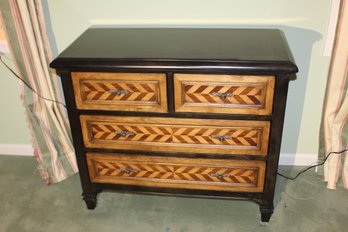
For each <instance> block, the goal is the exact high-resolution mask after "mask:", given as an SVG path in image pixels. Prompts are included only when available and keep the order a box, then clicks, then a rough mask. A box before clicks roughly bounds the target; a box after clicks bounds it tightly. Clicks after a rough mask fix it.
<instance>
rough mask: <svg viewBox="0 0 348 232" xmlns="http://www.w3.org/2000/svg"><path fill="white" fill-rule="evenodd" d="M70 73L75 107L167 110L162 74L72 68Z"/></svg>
mask: <svg viewBox="0 0 348 232" xmlns="http://www.w3.org/2000/svg"><path fill="white" fill-rule="evenodd" d="M71 75H72V80H73V86H74V91H75V100H76V106H77V108H78V109H85V110H114V111H116V110H117V111H146V112H147V111H152V112H167V92H166V91H167V89H166V75H165V74H157V73H93V72H73V73H72V74H71Z"/></svg>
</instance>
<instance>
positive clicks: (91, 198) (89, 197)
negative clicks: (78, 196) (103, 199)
mask: <svg viewBox="0 0 348 232" xmlns="http://www.w3.org/2000/svg"><path fill="white" fill-rule="evenodd" d="M82 195H83V200H84V201H85V202H86V205H87V208H88V209H94V208H95V207H96V206H97V195H98V192H96V193H83V194H82Z"/></svg>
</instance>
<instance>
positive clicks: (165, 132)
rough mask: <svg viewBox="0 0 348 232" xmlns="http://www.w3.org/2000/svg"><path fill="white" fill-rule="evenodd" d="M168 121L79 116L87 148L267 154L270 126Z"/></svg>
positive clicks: (253, 122)
mask: <svg viewBox="0 0 348 232" xmlns="http://www.w3.org/2000/svg"><path fill="white" fill-rule="evenodd" d="M133 119H134V120H133ZM141 119H142V118H140V121H141ZM170 120H171V118H168V119H167V118H147V119H144V122H143V123H141V122H139V118H138V119H135V118H132V117H127V118H122V117H102V116H81V122H82V124H83V125H82V128H83V136H84V140H85V145H86V146H87V147H96V148H98V147H100V148H114V149H129V148H131V149H133V150H134V149H136V150H142V149H144V148H145V149H149V148H150V149H151V150H159V151H174V152H175V151H178V152H180V151H182V150H183V149H185V148H186V149H190V150H191V151H194V152H198V153H220V154H221V153H227V154H255V155H266V154H267V144H268V136H269V126H270V125H269V122H262V121H218V120H204V119H190V120H186V119H175V124H174V123H169V122H170ZM217 124H219V126H217ZM221 125H224V126H221ZM186 151H187V150H186Z"/></svg>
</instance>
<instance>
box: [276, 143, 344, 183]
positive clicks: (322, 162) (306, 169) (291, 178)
mask: <svg viewBox="0 0 348 232" xmlns="http://www.w3.org/2000/svg"><path fill="white" fill-rule="evenodd" d="M346 151H348V148H346V149H344V150H342V151H332V152H330V153H329V154H328V155H327V156H326V157H325V158H324V159H322V160H320V162H319V163H317V164H315V165H311V166H308V167H306V168H305V169H303V170H302V171H300V172H298V173H297V174H296V176H294V177H291V176H285V175H284V174H281V173H280V172H277V174H278V175H279V176H281V177H283V178H285V179H288V180H295V179H296V178H297V177H299V176H300V175H301V174H302V173H304V172H307V171H308V170H310V169H312V168H315V167H319V166H321V165H323V164H325V162H326V161H327V159H328V158H329V157H330V156H331V155H332V154H342V153H343V152H346Z"/></svg>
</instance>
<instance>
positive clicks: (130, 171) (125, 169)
mask: <svg viewBox="0 0 348 232" xmlns="http://www.w3.org/2000/svg"><path fill="white" fill-rule="evenodd" d="M120 170H121V172H124V173H126V174H132V173H138V172H139V170H136V169H134V168H121V169H120Z"/></svg>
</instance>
